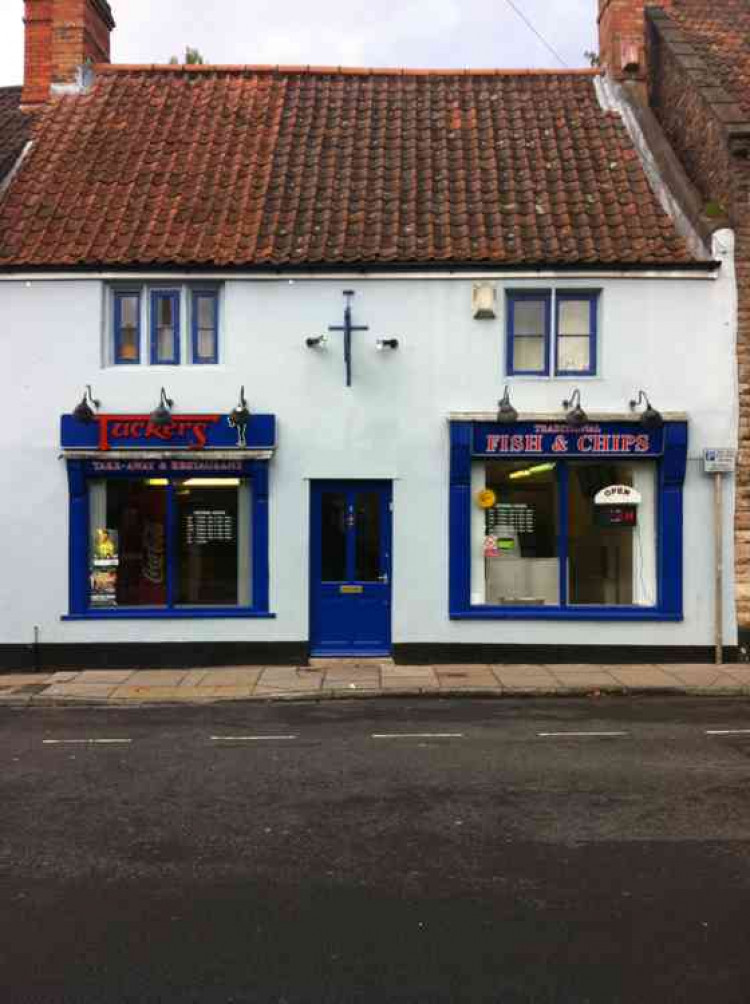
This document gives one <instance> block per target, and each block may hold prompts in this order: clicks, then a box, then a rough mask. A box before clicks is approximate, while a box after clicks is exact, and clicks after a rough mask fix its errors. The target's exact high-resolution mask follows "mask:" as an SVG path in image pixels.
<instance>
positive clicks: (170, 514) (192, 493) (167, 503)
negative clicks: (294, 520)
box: [88, 477, 253, 612]
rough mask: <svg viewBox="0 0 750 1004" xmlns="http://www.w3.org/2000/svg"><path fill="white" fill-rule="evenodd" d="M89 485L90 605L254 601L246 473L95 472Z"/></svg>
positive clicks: (166, 607) (177, 606) (167, 607)
mask: <svg viewBox="0 0 750 1004" xmlns="http://www.w3.org/2000/svg"><path fill="white" fill-rule="evenodd" d="M88 492H89V565H90V568H89V579H90V595H89V608H90V609H91V610H92V611H104V610H109V611H117V610H120V611H125V610H137V609H139V608H152V609H156V610H162V611H171V610H182V611H185V612H189V611H190V610H191V609H203V608H205V609H211V608H233V607H236V608H249V607H251V606H252V602H253V597H252V585H251V580H252V573H251V568H252V545H251V537H252V525H253V516H252V492H251V486H250V481H249V480H246V479H240V478H202V477H194V478H186V479H182V480H173V481H172V480H168V479H165V478H158V477H153V478H143V479H106V480H92V481H90V482H89V488H88Z"/></svg>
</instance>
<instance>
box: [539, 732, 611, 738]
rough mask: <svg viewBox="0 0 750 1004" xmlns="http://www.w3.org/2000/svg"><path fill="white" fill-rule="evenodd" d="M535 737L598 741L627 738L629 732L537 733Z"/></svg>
mask: <svg viewBox="0 0 750 1004" xmlns="http://www.w3.org/2000/svg"><path fill="white" fill-rule="evenodd" d="M537 735H538V736H539V737H540V738H541V739H559V738H566V739H569V738H571V737H573V738H589V737H594V738H600V739H614V738H616V737H618V736H629V735H630V733H629V732H538V733H537Z"/></svg>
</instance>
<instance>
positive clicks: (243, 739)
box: [211, 736, 297, 743]
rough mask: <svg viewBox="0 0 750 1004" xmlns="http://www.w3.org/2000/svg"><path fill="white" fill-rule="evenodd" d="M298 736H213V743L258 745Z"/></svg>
mask: <svg viewBox="0 0 750 1004" xmlns="http://www.w3.org/2000/svg"><path fill="white" fill-rule="evenodd" d="M296 738H297V736H211V742H213V743H257V742H263V741H265V740H268V739H278V740H289V739H296Z"/></svg>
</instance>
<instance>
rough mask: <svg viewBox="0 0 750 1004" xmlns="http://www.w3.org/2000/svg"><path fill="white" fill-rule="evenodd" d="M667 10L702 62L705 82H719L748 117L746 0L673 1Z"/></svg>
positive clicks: (749, 24)
mask: <svg viewBox="0 0 750 1004" xmlns="http://www.w3.org/2000/svg"><path fill="white" fill-rule="evenodd" d="M654 6H659V4H658V0H654ZM667 13H668V14H669V16H670V17H672V18H673V19H674V20H675V21H676V22H677V23H678V24H679V25H680V26H681V27H682V28H683V29H684V30H685V31H686V32H688V33H689V35H690V36H691V42H692V44H693V46H694V47H695V48H696V49H697V51H698V53H699V54H700V55H701V56H702V57H703V58H704V60H705V61H706V66H707V69H708V78H707V80H706V83H707V84H709V85H710V84H721V85H723V86H724V88H725V89H726V90H727V91H728V92H729V93H730V94H731V95H732V96H733V97H734V100H735V101H736V102H737V103H738V104H739V105H740V107H741V108H742V109H743V111H744V112H746V113H747V115H748V118H750V2H749V0H674V4H673V6H672V8H671V9H670V10H668V11H667Z"/></svg>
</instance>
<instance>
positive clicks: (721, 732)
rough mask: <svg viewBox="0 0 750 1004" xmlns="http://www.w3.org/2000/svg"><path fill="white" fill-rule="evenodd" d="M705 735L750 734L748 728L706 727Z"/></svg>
mask: <svg viewBox="0 0 750 1004" xmlns="http://www.w3.org/2000/svg"><path fill="white" fill-rule="evenodd" d="M706 735H707V736H750V729H707V730H706Z"/></svg>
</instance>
